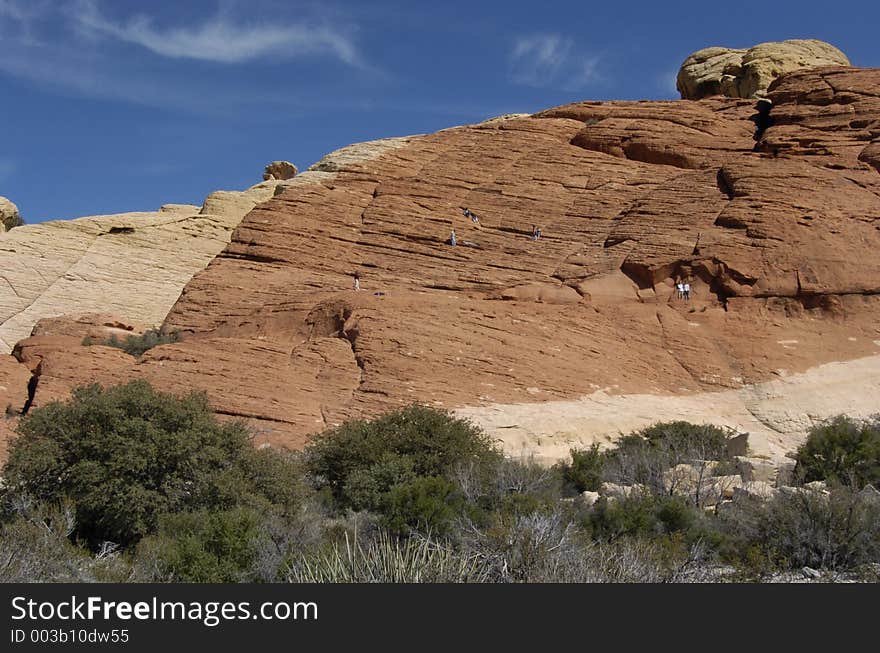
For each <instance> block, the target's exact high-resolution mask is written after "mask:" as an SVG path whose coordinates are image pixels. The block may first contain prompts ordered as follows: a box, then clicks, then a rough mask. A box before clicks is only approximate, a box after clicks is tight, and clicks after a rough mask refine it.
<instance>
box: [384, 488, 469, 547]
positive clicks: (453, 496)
mask: <svg viewBox="0 0 880 653" xmlns="http://www.w3.org/2000/svg"><path fill="white" fill-rule="evenodd" d="M383 503H384V506H383V510H382V513H383V515H384V522H385V525H386V526H387V527H388V528H390V529H391V531H392V532H393V533H396V534H406V533H408V532H410V531H419V532H422V533H430V534H432V535H436V536H444V535H447V534H448V533H449V531H450V529H451V526H452V521H453V519H455V517H456V515H458V514H459V513H460V512H461V510H462V508H463V504H464V498H463V497H462V495H461V492H460V491H459V489H458V488H457V487H456V486H455V484H454V483H452V482H451V481H448V480H446V479H445V478H442V477H439V476H423V477H418V478H414V479H412V480H410V481H408V482H405V483H398V484H397V485H395V486H394V487H392V488H391V490H390V491H389V492H388V494H387V496H386V497H385V499H384V502H383Z"/></svg>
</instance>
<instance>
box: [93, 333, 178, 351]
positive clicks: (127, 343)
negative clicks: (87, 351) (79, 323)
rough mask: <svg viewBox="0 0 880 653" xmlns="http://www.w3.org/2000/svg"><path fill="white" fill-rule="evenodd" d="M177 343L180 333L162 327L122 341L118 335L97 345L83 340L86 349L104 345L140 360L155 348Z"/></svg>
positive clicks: (127, 337)
mask: <svg viewBox="0 0 880 653" xmlns="http://www.w3.org/2000/svg"><path fill="white" fill-rule="evenodd" d="M175 342H180V331H177V330H174V331H168V330H166V329H165V328H164V327H162V328H159V329H147V330H146V331H144V332H143V333H142V334H140V335H130V336H126V337H125V340H120V339H119V338H118V337H117V336H116V334H113V335H112V336H110V337H109V338H107V339H106V340H102V341H101V342H99V343H95V341H94V339H93V338H92V337H90V336H86V337H85V338H83V341H82V344H83V345H84V346H86V347H88V346H91V345H94V344H100V345H104V346H105V347H116V348H117V349H121V350H122V351H124V352H125V353H126V354H130V355H131V356H134V357H135V358H138V357H140V356H142V355H143V354H144V352H146V351H149V350H150V349H152V348H153V347H157V346H159V345H168V344H172V343H175Z"/></svg>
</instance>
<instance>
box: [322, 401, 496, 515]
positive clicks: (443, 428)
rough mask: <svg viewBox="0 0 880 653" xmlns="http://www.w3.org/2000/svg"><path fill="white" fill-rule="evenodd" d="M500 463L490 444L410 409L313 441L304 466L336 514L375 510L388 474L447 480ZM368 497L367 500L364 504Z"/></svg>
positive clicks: (452, 421) (474, 431)
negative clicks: (461, 469)
mask: <svg viewBox="0 0 880 653" xmlns="http://www.w3.org/2000/svg"><path fill="white" fill-rule="evenodd" d="M500 458H501V454H500V452H499V451H498V449H497V448H496V447H495V445H494V444H493V443H492V442H491V440H490V439H489V438H488V437H487V436H486V435H485V434H484V433H483V432H482V431H480V430H479V429H478V428H477V427H475V426H473V425H472V424H470V423H469V422H467V421H465V420H461V419H457V418H454V417H452V416H451V415H450V414H449V413H447V412H445V411H440V410H435V409H432V408H427V407H424V406H417V405H416V406H410V407H407V408H403V409H401V410H397V411H394V412H392V413H388V414H386V415H383V416H381V417H379V418H377V419H374V420H371V421H351V422H347V423H345V424H343V425H341V426H339V427H337V428H334V429H331V430H329V431H326V432H324V433H322V434H321V435H319V436H317V437H316V438H315V439H314V440H313V441H312V442H311V443H310V444H309V446H308V447H307V449H306V465H307V468H308V469H309V471H310V472H311V473H312V475H313V477H314V478H315V482H316V484H317V485H318V486H319V487H327V488H329V490H330V492H331V494H332V496H333V498H334V500H335V501H336V502H337V504H338V505H339V507H341V508H352V507H355V506H359V507H364V506H365V503H364V502H365V501H367V502H369V503H368V505H372V506H375V505H377V502H376V497H377V496H379V497H381V496H384V495H385V494H387V492H388V491H389V490H390V485H389V481H390V476H391V472H392V471H397V472H400V473H403V474H404V476H405V477H406V478H415V477H448V476H449V475H450V473H451V472H452V470H453V469H454V468H455V467H456V466H457V465H459V464H464V463H468V462H476V463H478V464H480V465H483V464H485V465H490V464H492V463H494V462H496V461H498V460H499V459H500ZM370 497H373V498H370Z"/></svg>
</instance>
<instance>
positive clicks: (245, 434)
mask: <svg viewBox="0 0 880 653" xmlns="http://www.w3.org/2000/svg"><path fill="white" fill-rule="evenodd" d="M18 432H19V436H18V437H17V438H16V439H14V440H13V442H12V446H11V450H10V455H9V460H8V461H7V463H6V466H5V468H4V470H3V476H4V477H5V479H6V481H7V488H6V490H5V492H4V495H5V496H4V498H5V503H6V504H7V505H8V504H9V501H10V500H12V499H14V498H15V496H17V495H21V494H28V495H30V496H32V497H35V498H36V499H37V500H38V501H42V502H46V503H50V504H52V503H58V502H60V501H62V500H63V499H65V498H66V497H68V498H69V499H70V500H71V501H72V503H73V506H74V510H75V514H76V530H75V532H74V535H75V536H76V537H80V538H83V539H85V540H86V541H88V542H89V543H90V544H91V545H92V546H97V545H99V544H100V543H101V542H102V541H112V542H115V543H118V544H122V545H126V546H127V545H129V544H132V543H134V542H136V541H137V540H139V539H140V538H141V537H143V536H144V535H147V534H148V533H153V532H155V531H156V528H157V526H158V519H159V515H161V514H163V513H171V512H181V511H194V510H227V509H230V508H234V507H236V506H240V505H242V506H251V507H255V508H269V507H273V509H286V508H289V507H291V506H295V504H296V501H297V496H298V492H299V487H300V486H299V483H298V480H299V478H300V474H299V471H298V469H297V468H296V466H295V465H293V464H292V463H291V462H290V461H289V460H288V459H287V458H285V457H284V456H282V455H281V454H279V453H276V452H273V451H271V450H260V451H258V450H255V449H254V448H253V447H252V446H251V441H250V433H249V431H248V430H247V428H246V427H245V426H244V425H243V424H242V423H239V422H224V423H220V422H218V421H217V419H216V418H215V416H214V415H213V413H212V412H211V409H210V407H209V405H208V401H207V398H206V397H205V395H204V394H198V393H192V394H190V395H187V396H185V397H176V396H174V395H170V394H165V393H162V392H158V391H156V390H154V389H153V388H152V387H151V386H150V385H149V384H148V383H147V382H145V381H133V382H131V383H128V384H126V385H120V386H115V387H111V388H108V389H104V388H102V387H101V386H99V385H92V386H87V387H81V388H77V389H75V390H74V391H73V395H72V397H71V399H70V400H69V401H66V402H53V403H50V404H48V405H46V406H44V407H40V408H37V409H35V410H33V411H31V412H30V413H29V414H28V415H27V416H26V417H25V418H24V419H22V421H21V422H20V424H19V427H18Z"/></svg>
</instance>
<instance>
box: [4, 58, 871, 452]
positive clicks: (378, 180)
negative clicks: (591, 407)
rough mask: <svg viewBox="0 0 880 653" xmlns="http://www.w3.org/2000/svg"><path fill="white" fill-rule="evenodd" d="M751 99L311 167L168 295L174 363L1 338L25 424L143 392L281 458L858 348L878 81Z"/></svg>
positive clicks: (865, 300) (637, 108)
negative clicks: (51, 405)
mask: <svg viewBox="0 0 880 653" xmlns="http://www.w3.org/2000/svg"><path fill="white" fill-rule="evenodd" d="M769 97H770V99H771V100H772V102H773V105H772V109H771V110H770V112H769V117H768V116H763V117H762V116H759V115H758V114H757V112H756V108H755V103H754V102H753V101H750V100H734V99H728V98H719V97H714V98H708V99H705V100H701V101H678V102H608V103H594V102H585V103H578V104H572V105H568V106H564V107H559V108H557V109H552V110H549V111H545V112H543V113H539V114H536V115H535V116H531V117H513V118H510V119H506V120H496V121H489V122H487V123H483V124H480V125H473V126H466V127H458V128H453V129H447V130H443V131H440V132H438V133H436V134H432V135H428V136H424V137H415V138H411V139H406V140H404V141H400V142H398V143H395V144H394V146H393V147H392V146H390V145H389V146H388V147H384V146H383V148H380V149H378V150H376V153H375V156H373V158H369V159H367V160H357V159H356V158H354V159H352V162H350V163H345V162H344V161H343V162H342V163H339V162H336V163H334V164H333V165H332V166H330V165H329V164H328V165H326V166H323V167H322V166H318V170H319V172H316V171H312V172H306V173H304V174H303V175H301V176H300V177H302V178H304V181H303V182H302V183H301V184H299V185H295V186H292V187H290V188H287V189H286V190H284V192H281V193H280V194H279V195H277V196H276V197H274V198H273V199H271V200H269V201H267V202H265V203H263V204H261V205H259V206H257V207H256V208H255V209H254V210H253V211H251V212H250V213H249V214H248V215H247V216H246V217H245V219H244V220H243V222H242V223H241V224H240V225H239V227H238V228H237V229H236V230H235V232H234V234H233V237H232V242H231V243H230V244H229V246H228V247H227V248H226V249H225V250H224V251H223V252H222V253H221V254H220V255H219V256H217V257H216V258H215V259H214V260H213V261H212V262H211V263H210V265H209V266H208V267H207V269H205V270H204V271H203V272H201V273H199V274H197V275H196V276H195V277H194V278H193V279H192V281H191V282H190V283H189V284H188V285H187V286H186V287H185V289H184V291H183V293H182V294H181V296H180V299H179V300H178V302H177V303H176V305H175V306H174V308H173V309H172V310H171V312H170V314H169V315H168V317H167V320H166V326H168V327H170V328H176V329H181V330H183V331H184V333H185V340H184V341H183V342H181V343H178V344H173V345H165V346H161V347H157V348H155V349H153V350H151V351H149V352H147V353H146V354H145V355H144V356H143V357H142V358H141V359H139V360H136V359H134V358H132V357H130V356H128V355H126V354H124V353H123V352H121V351H119V350H117V349H111V348H107V347H101V346H92V347H83V346H80V344H79V342H80V340H81V338H80V337H78V336H77V335H61V336H51V335H36V336H34V337H32V338H30V339H27V340H25V341H22V342H21V343H19V345H18V346H17V348H16V356H17V357H18V359H19V360H20V361H22V363H23V364H24V365H26V366H27V367H28V368H29V369H30V370H31V371H32V372H33V373H34V374H35V375H36V377H37V379H36V383H32V384H31V385H32V388H31V389H32V395H33V396H32V402H33V405H42V404H44V403H46V402H47V401H49V400H51V399H54V398H60V397H64V396H66V395H67V393H68V392H69V390H70V389H71V388H72V387H74V386H75V385H77V384H81V383H84V382H90V381H94V380H97V381H101V382H102V383H113V382H117V381H122V380H126V379H130V378H135V377H143V378H147V379H149V380H151V381H153V382H154V383H156V384H157V385H158V386H159V387H161V388H163V389H167V390H172V391H185V390H188V389H191V388H198V389H203V390H205V391H207V392H208V394H209V396H210V398H211V401H212V402H213V405H214V406H215V407H216V410H217V411H218V413H220V414H222V415H227V416H236V417H244V418H247V419H249V420H251V421H252V422H253V423H254V424H255V425H256V426H257V427H258V429H259V432H260V440H261V441H266V442H270V443H272V444H276V445H282V446H293V447H297V446H301V445H302V444H303V443H304V442H305V441H306V439H307V438H308V436H309V435H310V434H312V433H314V432H316V431H319V430H321V429H323V428H325V427H327V426H330V425H334V424H337V423H339V422H341V421H343V420H345V419H347V418H351V417H358V416H370V415H374V414H377V413H379V412H381V411H384V410H386V409H389V408H392V407H395V406H399V405H401V404H407V403H410V402H413V401H422V402H426V403H429V404H435V405H441V406H445V407H456V406H465V405H478V404H483V403H493V402H494V403H515V402H530V401H544V400H547V399H555V398H560V399H561V398H576V397H578V396H581V395H584V394H588V393H591V392H593V391H595V390H598V389H605V390H607V391H608V392H611V393H651V394H661V395H662V394H667V395H675V394H681V393H693V392H698V391H704V390H712V389H722V388H736V387H741V386H742V385H743V384H746V383H752V382H758V381H762V380H765V379H767V378H771V377H772V376H773V375H774V374H776V372H777V370H779V369H785V370H789V371H799V370H806V369H807V368H810V367H812V366H814V365H816V364H819V363H824V362H829V361H834V360H844V359H848V358H855V357H859V356H866V355H869V354H873V353H876V352H877V350H878V346H877V344H876V341H878V339H880V329H878V321H877V318H878V316H880V299H878V296H877V294H878V292H880V263H878V262H877V258H876V252H877V251H878V249H880V174H878V172H880V165H878V143H880V70H859V69H852V68H840V69H819V70H811V71H804V72H799V73H794V74H791V75H788V76H786V77H784V78H782V79H780V80H778V81H777V82H776V83H774V85H773V86H772V87H771V88H770V91H769ZM756 130H757V133H758V134H757V135H758V137H759V140H758V141H757V142H756V141H755V138H754V137H755V133H756ZM321 170H324V171H326V170H332V172H320V171H321ZM309 175H313V177H312V179H313V180H314V181H312V182H308V183H307V181H308V176H309ZM300 177H297V179H300ZM464 208H469V209H470V210H472V211H473V212H474V213H476V214H477V215H478V216H479V221H478V223H474V222H473V221H472V220H471V219H470V218H468V217H465V216H464V215H463V209H464ZM533 226H538V227H540V228H541V230H542V237H541V238H540V239H539V240H532V239H531V238H530V235H531V233H532V227H533ZM453 228H454V229H455V231H456V235H457V238H458V242H459V245H458V246H456V247H451V246H450V245H448V244H446V239H447V238H448V237H449V234H450V231H451V230H452V229H453ZM466 244H470V245H471V246H466ZM355 271H358V272H359V274H360V282H361V290H360V292H355V291H353V290H352V275H353V273H354V272H355ZM679 279H681V280H689V282H690V284H691V286H692V288H693V291H692V299H691V301H689V302H684V301H682V300H680V299H678V298H677V296H676V293H675V292H674V283H675V281H676V280H679ZM44 330H45V327H44ZM792 342H796V343H797V346H792V345H786V344H785V343H792ZM15 369H17V370H18V369H19V368H15ZM19 371H20V370H19ZM17 392H18V396H19V401H18V403H22V399H25V398H26V397H22V396H21V393H22V390H21V389H20V388H19V389H18V390H17Z"/></svg>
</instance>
